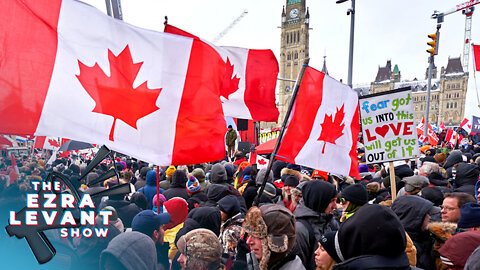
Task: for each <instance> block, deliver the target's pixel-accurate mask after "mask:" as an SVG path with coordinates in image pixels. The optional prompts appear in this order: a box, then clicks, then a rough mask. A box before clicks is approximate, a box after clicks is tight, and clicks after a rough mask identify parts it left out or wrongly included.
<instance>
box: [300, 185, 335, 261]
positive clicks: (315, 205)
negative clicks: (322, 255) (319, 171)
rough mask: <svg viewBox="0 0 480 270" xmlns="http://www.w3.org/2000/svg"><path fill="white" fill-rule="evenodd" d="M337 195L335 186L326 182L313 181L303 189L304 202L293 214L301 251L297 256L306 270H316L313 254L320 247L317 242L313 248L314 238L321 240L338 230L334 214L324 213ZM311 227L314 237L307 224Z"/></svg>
mask: <svg viewBox="0 0 480 270" xmlns="http://www.w3.org/2000/svg"><path fill="white" fill-rule="evenodd" d="M336 195H337V190H336V189H335V186H334V185H333V184H330V183H328V182H325V181H319V180H312V181H309V182H306V184H305V185H304V186H303V187H302V196H303V198H302V200H300V204H299V205H298V206H297V208H296V209H295V212H293V214H294V216H295V218H296V220H297V221H296V226H297V239H296V248H297V250H298V251H299V253H297V255H298V256H299V257H300V259H301V260H302V262H303V265H304V266H305V268H306V269H314V268H315V255H314V254H313V253H314V252H315V250H316V249H317V247H318V242H317V241H315V242H314V243H315V244H314V246H311V241H310V239H312V237H313V238H314V239H319V238H320V236H322V235H323V234H325V233H326V232H329V231H334V230H338V228H339V224H338V222H337V221H336V220H335V219H334V218H333V215H332V214H327V213H324V212H325V209H326V208H327V206H328V204H330V201H331V200H332V199H333V198H334V197H335V196H336ZM302 219H303V220H304V221H300V220H302ZM304 222H306V223H309V224H310V225H311V229H312V230H313V232H314V235H313V236H312V235H310V233H309V231H310V229H309V228H307V227H306V225H305V223H304Z"/></svg>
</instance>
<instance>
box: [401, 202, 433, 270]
mask: <svg viewBox="0 0 480 270" xmlns="http://www.w3.org/2000/svg"><path fill="white" fill-rule="evenodd" d="M432 206H433V203H432V202H430V201H428V200H426V199H424V198H422V197H419V196H415V195H404V196H400V197H398V198H397V199H396V200H395V202H393V204H392V210H393V211H394V212H395V214H397V216H398V217H399V219H400V222H401V223H402V225H403V227H404V228H405V231H406V232H407V233H408V235H409V236H410V237H411V238H412V241H413V243H414V245H415V247H416V248H417V266H418V267H419V268H424V269H434V268H435V266H434V265H435V263H434V258H433V256H432V255H431V254H432V249H433V238H432V237H431V236H430V233H429V231H428V230H424V229H422V225H423V221H424V219H425V216H426V215H427V214H428V213H429V212H430V210H431V209H432Z"/></svg>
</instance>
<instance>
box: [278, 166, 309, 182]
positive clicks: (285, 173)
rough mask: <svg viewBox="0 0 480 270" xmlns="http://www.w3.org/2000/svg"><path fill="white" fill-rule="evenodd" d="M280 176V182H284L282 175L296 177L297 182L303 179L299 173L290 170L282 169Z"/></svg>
mask: <svg viewBox="0 0 480 270" xmlns="http://www.w3.org/2000/svg"><path fill="white" fill-rule="evenodd" d="M280 174H281V176H282V181H283V180H284V175H293V176H296V177H297V178H298V180H299V181H300V180H302V179H303V174H302V173H301V172H299V171H297V170H292V169H289V168H283V169H282V171H281V173H280Z"/></svg>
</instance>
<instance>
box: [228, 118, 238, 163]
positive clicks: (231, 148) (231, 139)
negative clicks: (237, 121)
mask: <svg viewBox="0 0 480 270" xmlns="http://www.w3.org/2000/svg"><path fill="white" fill-rule="evenodd" d="M236 141H237V132H236V131H235V130H234V129H233V128H232V126H231V125H229V126H228V131H227V135H225V144H226V145H227V147H228V157H229V158H230V159H232V158H233V154H234V153H235V142H236Z"/></svg>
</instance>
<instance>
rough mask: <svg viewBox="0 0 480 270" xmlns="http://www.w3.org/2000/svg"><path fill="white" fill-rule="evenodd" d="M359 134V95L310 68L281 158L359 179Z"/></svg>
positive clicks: (292, 117)
mask: <svg viewBox="0 0 480 270" xmlns="http://www.w3.org/2000/svg"><path fill="white" fill-rule="evenodd" d="M359 131H360V122H359V114H358V95H357V93H356V92H355V91H353V90H352V89H351V88H350V87H348V86H347V85H345V84H342V83H340V82H338V81H336V80H335V79H333V78H331V77H330V76H328V75H325V74H324V73H322V72H320V71H318V70H316V69H314V68H311V67H307V68H306V70H305V75H304V76H303V80H302V83H301V85H300V88H299V90H298V94H297V97H296V99H295V104H294V108H293V111H292V115H291V117H290V119H289V123H288V126H287V131H286V132H285V135H284V137H283V139H282V143H281V145H280V149H279V150H278V153H277V156H278V159H281V160H284V161H286V162H289V163H295V164H299V165H304V166H308V167H311V168H314V169H318V170H322V171H326V172H330V173H337V174H341V175H349V176H352V177H358V176H359V170H358V160H357V138H358V133H359Z"/></svg>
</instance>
